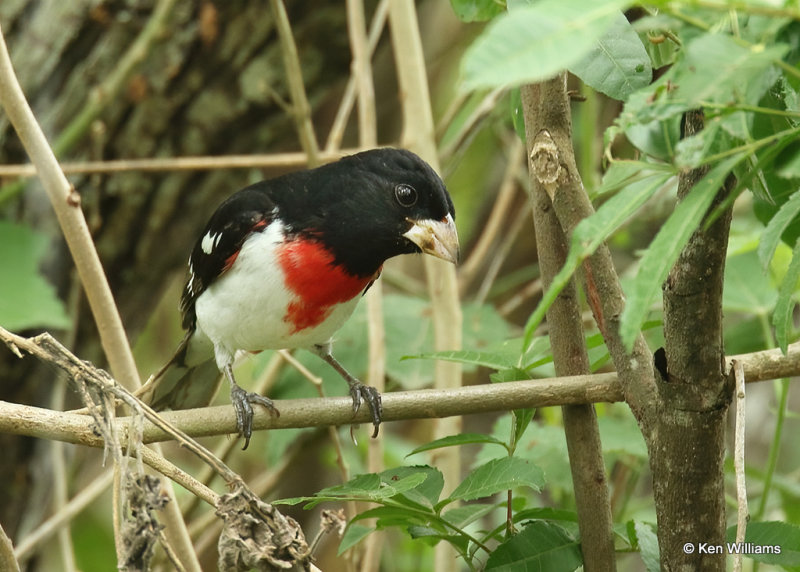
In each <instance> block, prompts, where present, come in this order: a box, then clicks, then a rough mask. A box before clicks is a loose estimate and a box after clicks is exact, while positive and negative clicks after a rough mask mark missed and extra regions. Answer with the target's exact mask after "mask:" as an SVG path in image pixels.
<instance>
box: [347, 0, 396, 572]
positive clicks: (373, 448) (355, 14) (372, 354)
mask: <svg viewBox="0 0 800 572" xmlns="http://www.w3.org/2000/svg"><path fill="white" fill-rule="evenodd" d="M347 30H348V33H349V37H350V49H351V51H352V53H353V65H352V75H353V76H354V77H355V83H356V86H357V92H358V144H359V145H360V146H361V147H374V146H375V145H376V144H377V142H378V124H377V119H376V115H377V113H376V110H375V86H374V84H373V79H372V67H371V65H370V52H371V50H370V48H369V40H368V38H367V30H366V21H365V16H364V2H363V0H347ZM366 304H367V331H368V334H369V344H368V348H369V349H368V353H369V361H368V364H369V365H368V367H367V384H369V385H371V386H372V387H374V388H375V389H376V390H378V392H380V393H383V391H384V389H385V381H384V379H385V376H386V331H385V329H384V325H383V283H382V282H380V281H378V282H376V283H375V284H373V285H372V287H371V288H370V290H369V292H367V295H366ZM375 437H376V438H375V439H370V440H369V443H368V446H367V470H368V471H369V472H371V473H379V472H381V471H382V470H383V469H384V465H383V436H382V435H376V436H375ZM368 507H370V505H368ZM347 508H348V515H347V516H348V517H349V519H352V518H353V516H354V514H352V510H353V508H354V507H352V506H351V505H350V503H348V504H347ZM382 545H383V536H382V535H379V534H371V535H370V536H369V538H367V540H366V542H365V545H364V546H363V555H364V557H363V558H362V559H361V572H374V571H377V570H378V569H379V567H380V556H381V547H382ZM355 558H356V554H355V553H352V551H351V554H350V556H349V557H348V558H347V559H346V563H347V567H348V568H349V569H351V570H355Z"/></svg>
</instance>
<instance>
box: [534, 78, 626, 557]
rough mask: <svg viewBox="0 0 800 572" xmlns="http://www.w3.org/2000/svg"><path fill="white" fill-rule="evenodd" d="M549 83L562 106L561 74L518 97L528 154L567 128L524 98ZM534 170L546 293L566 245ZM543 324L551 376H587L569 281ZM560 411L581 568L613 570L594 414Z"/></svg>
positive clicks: (572, 408) (545, 183)
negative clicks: (545, 135) (543, 134)
mask: <svg viewBox="0 0 800 572" xmlns="http://www.w3.org/2000/svg"><path fill="white" fill-rule="evenodd" d="M551 83H552V84H553V85H552V87H553V91H554V92H555V91H557V90H560V94H559V95H560V98H561V100H563V101H564V102H567V75H566V73H562V74H560V75H559V76H557V77H556V78H555V79H553V80H550V81H549V82H546V83H545V84H539V85H534V86H531V89H527V90H525V92H524V95H523V98H524V101H525V127H526V132H527V140H528V150H529V151H533V150H534V149H535V147H536V135H537V133H538V132H539V131H540V130H543V129H544V130H548V131H550V132H556V131H557V130H558V129H563V128H569V127H570V123H571V122H570V119H569V116H566V117H561V116H554V114H552V113H548V112H547V109H548V108H550V106H554V102H553V101H551V100H549V99H548V100H543V99H542V98H541V97H538V98H535V99H534V100H533V101H531V100H529V99H528V98H534V97H535V96H536V95H540V94H541V90H542V89H543V88H544V86H545V85H547V84H551ZM554 107H555V108H556V109H557V110H559V111H561V112H563V113H569V107H568V106H567V105H555V106H554ZM553 118H556V119H557V121H556V122H553V121H552V119H553ZM548 120H550V121H548ZM560 135H561V136H562V137H564V138H567V139H569V140H571V139H572V132H571V129H570V130H569V131H567V132H566V133H561V134H560ZM563 151H565V152H566V153H571V151H572V146H571V145H570V146H569V147H566V148H564V149H563ZM562 159H563V160H565V161H566V162H568V163H574V161H575V158H574V156H572V157H570V158H567V159H564V158H562ZM540 166H541V164H540V163H536V162H534V161H531V162H530V178H531V202H532V204H533V220H534V230H535V234H536V249H537V252H538V259H539V268H540V270H541V274H542V282H543V285H544V288H548V287H549V285H550V283H552V281H553V278H554V277H555V276H556V274H557V273H558V272H559V270H561V268H562V267H563V266H564V264H565V262H566V260H567V251H568V249H569V243H568V240H567V237H566V235H565V233H564V231H563V230H562V228H561V225H560V223H559V221H558V217H557V216H556V215H555V213H554V212H553V205H552V201H551V191H552V192H553V193H558V192H559V188H558V186H557V184H556V185H551V184H550V179H549V177H548V170H547V168H545V169H544V172H542V171H541V170H540V169H539V167H540ZM578 182H580V181H578ZM547 324H548V326H549V330H550V347H551V348H553V363H554V365H555V370H556V374H559V375H570V374H585V373H589V371H590V364H589V355H588V353H587V349H586V342H585V341H584V330H583V320H582V318H581V310H580V305H579V302H578V292H577V288H576V287H575V281H574V280H570V282H569V284H568V285H567V286H566V287H565V288H564V289H563V290H562V291H561V293H560V294H559V296H558V297H557V298H556V299H555V300H554V301H553V304H552V305H551V306H550V308H549V309H548V310H547ZM562 411H563V416H564V433H565V436H566V439H567V450H568V452H569V459H570V463H569V464H570V469H571V472H572V483H573V488H574V491H575V501H576V505H577V509H578V526H579V529H580V535H581V551H582V552H583V561H584V565H585V567H586V570H588V571H593V570H603V571H610V570H615V569H616V559H615V554H614V531H613V522H612V518H611V503H610V500H609V493H608V481H607V479H606V471H605V463H604V462H603V450H602V446H601V444H600V429H599V426H598V424H597V414H596V413H595V410H594V407H593V406H592V405H591V404H581V405H565V406H563V408H562Z"/></svg>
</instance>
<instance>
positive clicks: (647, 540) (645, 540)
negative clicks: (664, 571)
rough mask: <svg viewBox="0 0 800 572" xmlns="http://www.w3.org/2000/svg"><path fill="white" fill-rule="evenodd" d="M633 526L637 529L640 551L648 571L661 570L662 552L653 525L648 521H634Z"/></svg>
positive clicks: (657, 571) (637, 541) (655, 571)
mask: <svg viewBox="0 0 800 572" xmlns="http://www.w3.org/2000/svg"><path fill="white" fill-rule="evenodd" d="M633 528H634V530H635V531H636V543H637V544H638V545H639V552H640V553H641V555H642V561H643V562H644V565H645V568H647V572H660V570H661V563H660V558H661V553H660V551H659V548H658V536H656V532H655V530H653V527H652V526H651V525H649V524H647V523H644V522H639V521H638V520H637V521H634V523H633Z"/></svg>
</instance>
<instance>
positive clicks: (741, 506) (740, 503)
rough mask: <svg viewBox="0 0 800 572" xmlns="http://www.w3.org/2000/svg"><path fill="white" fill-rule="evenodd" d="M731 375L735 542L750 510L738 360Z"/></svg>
mask: <svg viewBox="0 0 800 572" xmlns="http://www.w3.org/2000/svg"><path fill="white" fill-rule="evenodd" d="M732 365H733V375H734V379H735V381H736V394H735V395H736V422H735V426H734V446H733V469H734V472H735V473H736V505H737V509H736V542H737V543H739V544H741V543H743V542H744V535H745V531H746V530H747V521H748V520H749V519H750V511H749V510H748V508H747V483H746V481H745V474H744V471H745V465H744V437H745V430H744V427H745V398H744V395H745V392H744V386H745V377H744V367H742V364H741V362H740V361H739V360H733V363H732ZM741 569H742V555H741V553H740V552H739V551H735V552H734V554H733V570H734V572H740V571H741Z"/></svg>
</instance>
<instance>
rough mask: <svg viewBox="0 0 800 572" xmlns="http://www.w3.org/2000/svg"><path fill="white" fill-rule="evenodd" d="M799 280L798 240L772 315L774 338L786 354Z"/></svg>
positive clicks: (799, 248) (799, 246) (799, 242)
mask: <svg viewBox="0 0 800 572" xmlns="http://www.w3.org/2000/svg"><path fill="white" fill-rule="evenodd" d="M798 279H800V240H798V241H797V243H796V244H795V245H794V250H793V251H792V261H791V262H790V263H789V268H788V269H787V270H786V276H784V277H783V282H782V283H781V287H780V290H779V291H778V301H777V302H776V304H775V313H774V314H773V315H772V324H773V325H774V326H775V338H776V339H777V340H778V346H779V347H780V348H781V351H782V352H783V353H784V354H786V349H787V346H788V345H789V334H790V333H791V330H792V313H793V312H794V306H795V299H794V294H795V292H797V289H796V288H797V280H798Z"/></svg>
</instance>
